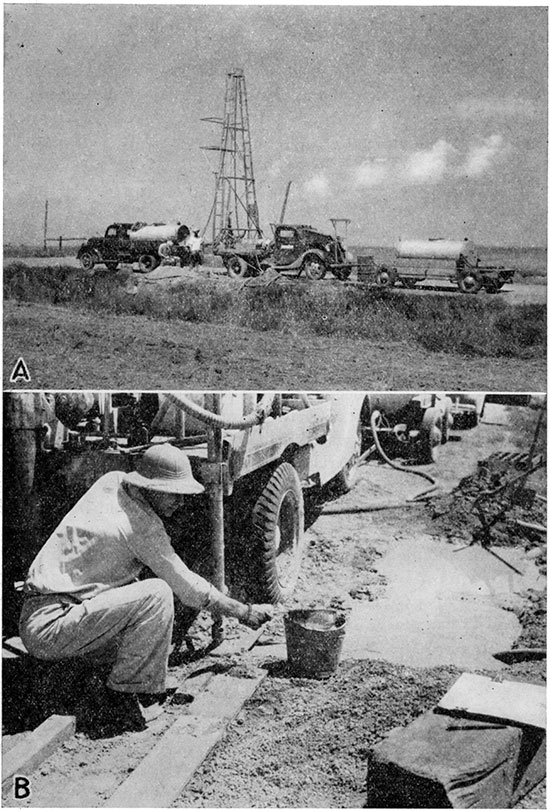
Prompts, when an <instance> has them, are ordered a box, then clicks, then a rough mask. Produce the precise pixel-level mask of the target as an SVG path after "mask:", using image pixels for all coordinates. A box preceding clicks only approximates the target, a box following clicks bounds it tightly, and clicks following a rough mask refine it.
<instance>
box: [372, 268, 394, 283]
mask: <svg viewBox="0 0 550 811" xmlns="http://www.w3.org/2000/svg"><path fill="white" fill-rule="evenodd" d="M376 284H377V286H378V287H393V286H394V284H395V279H394V277H393V276H392V274H391V273H390V272H389V270H388V269H387V268H380V270H379V271H378V273H377V274H376Z"/></svg>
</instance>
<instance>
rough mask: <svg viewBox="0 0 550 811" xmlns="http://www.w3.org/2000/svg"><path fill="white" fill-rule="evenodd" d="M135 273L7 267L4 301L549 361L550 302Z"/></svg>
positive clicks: (468, 353)
mask: <svg viewBox="0 0 550 811" xmlns="http://www.w3.org/2000/svg"><path fill="white" fill-rule="evenodd" d="M130 277H131V273H130V272H129V271H124V270H123V271H120V272H119V273H117V274H113V273H110V272H100V271H96V272H95V273H93V274H85V273H83V272H82V271H81V270H79V269H75V268H71V267H67V266H62V267H59V268H30V267H28V266H26V265H24V264H23V263H18V262H14V263H12V264H10V265H8V266H7V267H6V268H5V269H4V297H5V299H12V300H16V301H20V302H41V303H50V304H64V305H69V306H76V307H79V308H82V309H86V310H92V311H95V312H102V313H113V314H118V315H142V316H147V317H149V318H153V319H158V320H161V321H172V320H176V321H185V322H192V323H210V324H225V323H231V324H233V325H235V326H240V327H247V328H251V329H253V330H255V331H257V332H266V331H278V332H281V333H282V334H283V335H290V336H292V335H301V336H307V335H311V336H321V337H334V338H353V339H365V340H368V341H371V342H373V341H374V342H379V343H380V342H382V343H384V342H392V341H407V342H409V343H411V344H415V345H417V346H420V347H423V348H424V349H427V350H429V351H433V352H447V353H453V354H460V355H463V356H466V357H506V358H530V357H534V356H538V357H541V356H544V352H545V347H546V305H545V304H542V303H533V304H518V305H508V304H506V302H504V301H501V300H498V299H497V300H496V299H495V298H494V297H492V296H491V297H485V296H479V297H477V296H456V297H454V296H449V297H442V296H436V295H433V294H429V293H427V292H426V293H425V294H423V295H422V296H418V297H416V296H403V295H400V294H399V292H398V291H391V290H390V291H387V290H381V289H377V288H367V287H361V286H357V287H352V286H336V285H334V286H330V287H324V286H318V287H315V286H302V285H292V286H291V285H281V286H278V285H272V286H270V287H261V288H258V287H256V288H254V287H244V288H241V287H237V286H235V285H231V286H230V287H228V286H222V285H220V284H218V283H215V282H208V281H206V280H201V281H185V282H181V283H178V284H174V285H173V286H171V287H163V288H160V289H159V288H158V287H156V286H154V287H151V286H147V285H141V286H140V287H138V288H137V291H136V289H135V288H134V287H133V286H131V285H130V286H129V281H130Z"/></svg>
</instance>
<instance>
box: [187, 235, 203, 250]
mask: <svg viewBox="0 0 550 811" xmlns="http://www.w3.org/2000/svg"><path fill="white" fill-rule="evenodd" d="M185 244H186V245H187V247H188V248H189V250H190V251H192V252H194V253H197V252H198V251H200V249H201V245H202V237H187V241H186V243H185Z"/></svg>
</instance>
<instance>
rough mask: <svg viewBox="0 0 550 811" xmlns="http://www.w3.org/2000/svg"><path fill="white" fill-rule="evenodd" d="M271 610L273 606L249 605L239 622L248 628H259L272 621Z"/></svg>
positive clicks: (266, 604) (267, 604)
mask: <svg viewBox="0 0 550 811" xmlns="http://www.w3.org/2000/svg"><path fill="white" fill-rule="evenodd" d="M273 610H274V609H273V606H272V605H269V603H264V604H261V605H249V606H248V610H247V613H246V615H245V616H244V617H243V618H242V620H241V622H242V623H243V625H248V627H249V628H260V627H261V626H262V625H264V624H265V623H266V622H269V620H272V619H273Z"/></svg>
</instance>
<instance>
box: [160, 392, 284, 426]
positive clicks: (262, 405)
mask: <svg viewBox="0 0 550 811" xmlns="http://www.w3.org/2000/svg"><path fill="white" fill-rule="evenodd" d="M166 397H167V399H168V400H169V401H170V402H171V403H172V404H173V405H175V406H177V407H178V408H181V409H183V411H185V412H186V413H187V414H191V415H192V416H193V417H195V418H196V419H198V420H200V422H204V423H206V425H210V426H216V427H218V428H252V426H253V425H259V424H260V423H261V422H263V421H264V420H265V417H266V414H267V413H268V411H269V409H270V408H271V405H272V403H273V399H274V397H275V394H274V393H271V394H264V396H263V397H262V399H261V400H260V402H259V403H258V405H257V406H256V410H255V411H253V412H252V413H251V414H248V416H246V417H241V418H240V419H227V418H226V417H222V416H221V414H213V413H212V412H211V411H207V410H206V409H205V408H202V406H200V405H197V403H194V402H193V401H192V400H189V399H188V398H187V397H184V396H182V395H179V394H178V395H177V394H173V393H171V392H170V393H167V394H166Z"/></svg>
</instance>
